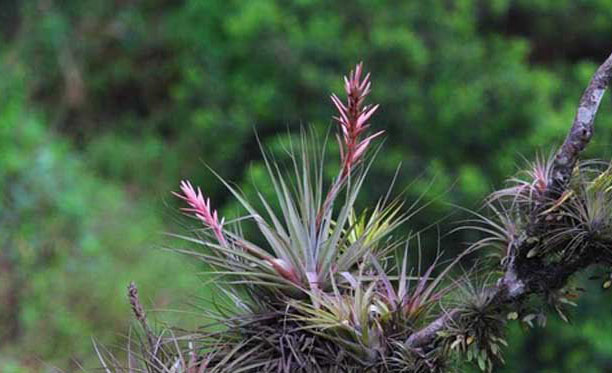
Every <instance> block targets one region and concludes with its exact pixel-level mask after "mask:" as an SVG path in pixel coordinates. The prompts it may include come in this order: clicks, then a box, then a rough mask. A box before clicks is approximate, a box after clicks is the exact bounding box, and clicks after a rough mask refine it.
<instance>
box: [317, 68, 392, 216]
mask: <svg viewBox="0 0 612 373" xmlns="http://www.w3.org/2000/svg"><path fill="white" fill-rule="evenodd" d="M362 72H363V63H359V64H357V66H356V67H355V70H351V72H350V74H349V76H348V77H346V76H345V77H344V90H345V91H346V104H345V103H343V102H342V100H340V98H338V96H337V95H336V94H332V95H331V100H332V102H333V103H334V105H335V106H336V109H338V115H337V116H335V117H334V119H335V120H336V121H337V122H338V125H339V126H340V132H341V134H340V135H339V136H338V142H339V143H340V162H341V167H342V168H341V170H340V175H339V176H338V178H337V179H336V181H335V182H334V184H333V185H332V186H331V188H330V190H329V193H328V194H327V197H326V198H325V201H324V202H323V206H321V210H320V211H319V213H318V214H317V220H316V226H317V227H319V226H320V224H321V221H322V219H323V215H324V214H325V213H326V212H327V211H328V209H329V208H330V206H331V203H332V201H333V200H334V198H335V197H336V195H337V194H338V192H339V191H340V189H341V188H342V186H343V185H344V183H345V182H346V180H347V179H348V177H349V175H350V174H351V171H352V170H353V169H354V168H355V166H356V165H357V164H358V163H359V162H360V161H361V160H362V158H363V155H364V154H365V152H366V150H367V149H368V146H369V145H370V143H371V142H372V140H373V139H375V138H376V137H378V136H380V135H382V134H383V133H384V131H378V132H376V133H374V134H373V135H370V136H367V137H366V138H365V139H362V135H363V134H364V132H365V131H366V130H367V129H368V128H369V127H370V124H369V123H368V121H369V120H370V118H371V117H372V115H374V113H375V112H376V110H378V105H374V106H371V105H364V102H365V99H366V96H367V95H368V94H369V93H370V89H371V87H372V83H371V82H370V73H367V74H366V75H365V77H363V79H362V78H361V74H362Z"/></svg>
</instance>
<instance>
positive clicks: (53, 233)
mask: <svg viewBox="0 0 612 373" xmlns="http://www.w3.org/2000/svg"><path fill="white" fill-rule="evenodd" d="M611 35H612V0H490V1H485V0H453V1H442V0H436V1H433V0H432V1H421V0H412V1H402V2H399V1H383V0H369V1H350V2H348V1H325V0H295V1H288V0H248V1H246V0H141V1H139V0H100V1H97V0H89V1H84V0H32V1H30V0H0V372H8V373H13V372H15V373H16V372H38V371H41V372H52V371H55V369H56V368H54V367H58V368H59V369H62V370H63V371H74V370H76V369H77V367H78V366H79V365H83V366H85V367H86V368H95V367H96V363H95V354H94V351H93V348H92V344H91V337H92V336H94V337H95V338H96V339H97V340H99V341H101V342H103V343H106V344H110V345H114V344H117V345H120V344H121V343H122V342H123V341H124V338H125V337H124V334H125V333H126V332H127V330H128V325H129V322H130V313H129V307H128V305H127V302H126V300H125V296H124V293H125V287H126V286H127V284H128V283H129V281H130V280H135V281H136V282H137V283H138V284H139V286H140V292H141V296H142V297H143V299H145V303H146V304H147V305H148V306H149V307H151V308H154V309H160V310H162V309H169V308H171V309H181V310H192V308H190V306H189V305H188V303H192V302H195V300H196V299H197V298H198V297H200V296H203V295H205V293H206V291H205V289H203V286H202V283H201V280H200V279H199V278H198V276H197V273H198V271H201V269H202V268H198V266H197V265H195V264H193V263H191V262H188V261H187V260H185V259H183V258H181V257H179V256H177V255H175V254H172V253H169V252H166V251H164V250H161V248H162V247H163V246H164V245H165V243H166V241H167V238H165V237H164V235H163V232H168V231H170V232H174V231H177V230H180V229H182V226H184V221H183V222H181V221H182V220H181V219H180V217H179V216H178V214H177V213H176V212H175V207H176V205H177V203H176V202H177V201H175V200H174V199H173V198H172V197H171V195H170V193H169V192H170V191H171V190H176V189H177V184H178V181H179V180H180V179H181V178H187V177H188V178H190V179H191V180H192V181H193V182H194V183H197V184H199V185H201V186H202V187H203V189H204V190H205V192H206V193H207V194H208V195H210V197H211V199H212V200H213V201H214V202H213V203H214V204H215V206H217V207H219V208H220V210H221V211H222V212H223V213H224V214H226V215H229V214H232V213H233V211H235V209H236V204H235V203H234V202H233V201H232V200H231V199H229V198H228V195H227V193H226V192H225V191H224V190H223V188H222V186H221V185H220V183H218V182H216V181H215V179H214V177H213V176H212V175H211V173H210V172H208V171H207V170H206V168H205V164H207V165H210V166H211V167H212V168H213V169H215V170H217V171H218V172H219V173H220V174H221V175H223V176H224V177H225V178H227V179H229V180H232V181H234V182H236V183H237V184H239V185H240V186H241V187H242V188H244V190H245V191H246V193H247V194H248V193H251V192H252V191H253V190H254V189H253V186H252V184H253V182H254V183H255V184H257V185H258V186H259V187H260V188H261V186H262V185H265V175H264V172H263V166H262V163H261V158H260V153H259V149H258V144H257V141H256V138H255V136H254V133H255V131H256V132H257V133H258V135H259V137H260V138H261V141H262V142H263V144H264V145H265V146H266V147H268V148H272V149H274V148H278V147H279V146H280V143H281V142H282V140H283V139H285V138H286V137H287V136H295V134H296V133H297V132H298V130H299V128H300V126H301V125H309V126H314V127H316V128H317V129H319V130H320V131H321V132H325V131H326V130H327V129H328V128H329V127H330V126H332V125H333V124H332V122H331V119H330V118H331V116H332V115H333V114H334V109H333V107H332V105H331V104H330V101H329V99H328V96H329V94H330V92H332V91H334V92H340V91H341V89H342V81H341V79H340V78H341V76H342V74H344V73H346V72H347V71H348V70H349V69H350V67H351V66H353V65H354V64H355V63H356V62H358V61H364V63H365V65H366V68H367V69H368V70H369V71H372V73H373V84H374V89H373V93H372V95H371V96H372V100H373V101H374V102H377V103H380V104H382V108H381V109H380V110H379V112H378V113H377V114H376V116H375V120H374V122H373V125H374V126H375V127H376V128H377V129H379V128H380V129H384V130H385V131H387V136H386V140H385V145H384V149H383V152H382V153H381V155H380V156H379V157H378V159H377V161H376V163H375V167H374V169H373V171H372V173H371V175H370V180H371V183H370V184H369V185H368V187H367V188H366V193H365V195H363V196H362V198H363V202H364V203H368V202H372V201H374V200H375V198H376V197H377V196H378V195H379V194H380V193H381V192H384V191H385V190H386V187H387V185H388V181H389V180H390V179H391V177H392V175H393V173H394V171H395V168H396V166H397V165H398V163H399V162H402V172H401V174H400V178H399V185H400V186H402V187H403V186H405V185H408V184H409V183H411V182H412V186H411V187H410V189H409V193H408V198H409V199H414V198H417V196H419V195H420V194H421V193H424V194H425V195H426V199H428V200H430V201H434V202H433V203H432V204H431V205H430V206H429V207H428V208H427V209H425V210H424V211H423V212H421V213H420V214H419V215H418V216H417V217H416V218H415V219H414V220H413V221H412V224H413V227H414V228H415V229H418V228H419V227H424V226H427V225H429V224H431V223H432V222H436V221H438V220H439V219H440V218H442V217H445V216H447V215H448V214H449V213H450V212H452V211H454V210H455V209H454V208H453V207H452V206H451V204H459V205H461V206H465V207H468V208H478V206H479V205H480V203H481V201H482V198H483V197H485V196H486V194H487V193H488V192H490V191H491V190H492V189H493V188H494V187H499V186H501V185H502V182H503V179H504V178H506V177H508V176H511V175H512V174H513V173H514V172H515V171H516V169H517V167H518V166H521V165H522V164H523V162H524V159H525V158H526V159H532V158H533V157H534V155H535V154H536V153H537V152H538V151H540V152H542V153H543V154H545V155H546V154H548V153H549V152H550V151H551V150H553V149H554V146H555V144H559V143H560V141H561V140H562V139H563V137H564V135H565V131H566V130H567V128H568V127H569V125H570V123H571V121H572V118H573V115H574V110H575V107H576V104H577V102H578V99H579V97H580V95H581V93H582V90H583V89H584V87H585V86H586V83H587V82H588V80H589V78H590V76H591V74H592V73H593V71H594V69H595V68H596V67H597V65H598V64H599V63H600V62H602V61H603V60H604V59H605V57H606V56H607V54H609V52H610V51H612V39H610V36H611ZM609 97H610V94H609V93H608V96H606V97H605V98H604V102H603V104H602V109H601V110H600V115H599V117H598V119H597V123H596V127H597V132H596V135H595V137H594V141H593V143H592V145H591V146H590V147H589V149H588V152H589V153H590V155H591V156H594V157H601V158H606V159H609V158H610V157H611V156H612V152H611V151H610V149H612V110H611V109H612V100H611V99H610V98H609ZM331 148H332V149H333V146H331ZM332 154H333V153H332ZM332 158H333V156H332ZM332 167H333V166H332ZM336 167H337V166H336ZM329 172H330V175H331V174H332V172H333V170H330V171H329ZM431 180H434V183H433V184H432V183H431ZM264 192H265V191H264ZM434 199H435V200H434ZM458 217H459V218H460V214H459V216H458ZM455 218H456V217H452V218H451V220H450V221H452V219H455ZM445 222H446V221H445ZM445 222H443V224H442V228H441V230H442V232H447V231H449V230H450V229H449V227H450V228H452V227H453V226H452V225H450V226H449V225H445ZM464 239H465V240H467V239H469V237H461V238H459V239H457V238H455V239H453V240H448V242H445V243H444V244H445V245H446V249H448V250H449V251H453V250H459V249H460V248H461V247H462V245H463V241H464ZM589 289H590V290H591V291H590V293H589V294H588V295H586V296H584V297H583V298H584V299H581V300H580V306H579V307H578V308H577V309H576V311H575V312H574V322H573V324H574V325H572V326H570V327H568V326H567V325H565V324H563V323H562V322H560V321H559V320H556V319H555V317H554V316H551V321H550V323H549V326H548V327H547V328H546V329H539V330H533V331H530V332H528V333H525V332H523V331H521V330H519V329H518V328H517V327H513V328H512V329H511V332H510V334H511V339H510V347H509V348H508V350H507V355H506V358H507V361H508V364H507V366H506V367H505V368H503V369H500V371H507V372H575V371H577V370H580V371H581V372H585V373H586V372H612V300H611V299H610V298H611V296H610V295H609V294H606V293H601V292H600V291H599V290H598V287H597V285H595V286H589ZM155 316H156V317H157V318H158V319H159V320H163V321H167V322H171V323H173V324H177V325H183V326H186V327H189V326H194V325H197V323H198V317H197V315H195V316H194V315H192V314H188V313H187V314H185V313H177V312H163V313H160V314H156V315H155Z"/></svg>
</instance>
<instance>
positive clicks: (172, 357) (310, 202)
mask: <svg viewBox="0 0 612 373" xmlns="http://www.w3.org/2000/svg"><path fill="white" fill-rule="evenodd" d="M602 79H603V80H602ZM611 79H612V57H610V58H609V59H608V60H607V61H606V63H604V65H602V67H600V69H599V70H598V72H597V73H596V75H595V77H594V78H593V81H592V83H591V84H590V86H589V88H588V89H587V92H586V93H585V97H587V99H583V101H581V105H582V106H581V107H580V110H582V111H580V110H579V114H580V115H578V116H577V119H576V121H577V122H575V124H574V126H573V127H572V130H571V131H570V135H568V139H567V140H566V143H565V144H564V145H563V146H562V148H561V150H560V151H559V152H558V153H557V155H556V156H555V157H549V158H538V159H537V160H536V162H535V163H534V164H533V165H532V166H531V167H529V170H528V171H526V172H524V173H523V174H521V175H520V176H519V177H517V178H514V179H512V180H511V181H510V182H511V185H510V186H509V187H508V188H506V189H503V190H500V191H498V192H495V193H493V194H492V195H491V196H490V197H489V198H488V199H487V200H486V205H487V207H488V212H487V213H485V214H479V213H474V214H475V215H476V217H477V219H475V220H473V221H472V223H470V224H468V226H466V227H465V228H462V229H473V230H476V231H479V232H480V233H482V234H483V235H484V237H483V238H482V239H481V240H480V241H477V242H475V243H474V244H472V245H471V246H469V247H468V248H466V250H465V251H464V252H463V253H462V254H460V255H458V256H456V257H455V258H453V259H452V260H450V261H446V262H445V265H441V264H440V263H442V260H441V257H440V255H439V254H438V255H436V259H435V260H434V261H433V263H431V264H430V265H428V266H425V267H424V268H423V269H422V267H421V263H420V262H417V263H413V262H411V260H410V258H411V257H414V256H413V255H410V254H411V250H413V249H416V250H421V248H420V245H419V242H420V241H419V239H418V235H416V236H410V237H408V238H401V237H396V232H397V231H396V229H397V228H398V227H399V226H401V225H402V224H404V223H406V222H407V221H408V220H409V219H410V217H411V216H412V215H413V214H414V213H415V212H416V211H417V210H418V209H417V208H415V204H412V205H411V206H408V207H407V208H405V206H404V205H405V204H404V203H403V202H402V200H401V199H400V198H399V197H398V198H395V199H392V198H391V197H390V193H387V195H385V196H383V198H381V199H380V200H379V201H378V203H376V204H375V206H374V207H373V208H371V209H369V210H364V211H361V212H358V211H356V210H357V208H356V200H357V197H358V195H359V191H360V189H361V187H362V186H363V184H364V183H365V181H366V175H367V173H368V169H369V168H370V165H371V162H372V161H373V157H371V156H369V155H370V154H371V152H370V150H371V144H372V141H373V140H374V139H375V138H376V137H378V136H380V135H381V134H382V131H379V132H376V133H374V134H368V130H369V127H370V124H369V122H370V119H371V118H372V116H373V115H374V113H375V112H376V110H377V109H378V105H376V106H368V105H367V104H366V103H365V100H366V98H367V95H368V94H369V93H370V90H371V83H370V75H369V74H366V75H365V76H363V67H362V65H361V64H359V65H357V67H356V68H355V69H354V70H353V71H351V73H350V74H349V76H348V77H346V78H345V91H346V101H342V100H341V99H340V98H339V97H338V96H336V95H332V96H331V100H332V102H333V104H334V106H335V108H336V109H337V111H338V115H337V116H335V117H334V118H335V120H336V121H337V123H338V127H339V128H340V131H339V135H338V142H339V147H340V171H339V173H338V175H337V176H336V177H335V178H334V179H333V180H332V181H331V182H330V183H329V185H327V184H326V182H325V180H324V178H323V167H322V159H323V154H322V153H318V152H316V151H313V149H314V148H315V142H314V140H312V138H313V136H310V137H309V136H307V135H302V137H301V142H300V144H299V145H298V146H293V147H290V148H289V150H288V154H289V156H290V160H291V164H292V167H293V172H290V173H289V174H290V175H292V177H287V176H286V173H284V172H283V170H282V167H281V166H280V165H279V163H277V162H275V161H274V160H272V159H271V157H270V156H268V155H266V154H265V152H264V161H265V165H266V167H267V171H268V174H269V180H270V185H271V187H272V189H273V191H274V195H275V197H276V198H275V200H268V199H266V198H265V197H264V196H263V195H262V194H258V199H259V200H258V201H256V202H254V201H249V200H248V199H247V198H246V197H245V196H244V195H243V194H242V193H241V192H240V191H239V190H237V189H236V188H234V187H232V186H231V185H230V184H229V183H227V182H225V181H224V180H223V179H222V178H219V179H220V180H221V182H222V183H224V185H225V186H226V187H227V189H228V190H229V192H230V193H231V194H232V195H233V196H234V197H235V198H236V199H237V200H238V201H239V202H240V204H241V205H242V207H243V208H244V210H245V211H246V216H244V217H242V218H239V219H236V220H233V221H228V222H226V221H225V220H224V219H223V218H220V217H219V215H218V213H217V211H215V210H214V209H213V206H212V203H211V201H210V200H209V199H208V198H206V197H205V195H204V193H203V192H202V191H201V190H200V188H199V187H194V186H193V185H192V184H191V183H190V182H189V181H183V182H181V183H180V192H176V193H174V194H175V195H176V196H177V197H178V198H180V199H181V200H183V201H184V203H185V207H184V208H183V211H184V212H185V213H186V214H188V215H190V216H192V217H194V218H196V219H197V220H198V221H199V223H200V224H201V225H202V228H200V229H197V230H194V232H193V235H191V236H177V237H179V238H181V239H183V240H185V241H187V242H189V243H190V245H192V246H193V247H195V249H185V250H178V251H180V252H182V253H185V254H187V255H190V256H192V257H193V258H195V259H198V260H201V261H203V262H204V263H205V265H206V266H208V268H210V272H209V276H210V277H211V278H212V281H210V284H211V285H210V286H217V287H218V291H215V294H217V295H218V296H217V297H215V299H213V301H214V302H213V306H212V307H211V309H210V310H208V311H207V314H206V319H207V320H208V321H210V322H211V326H210V327H203V328H202V329H200V330H197V331H195V332H191V333H187V332H183V333H181V334H180V335H177V333H176V332H174V331H172V330H166V331H164V332H162V333H155V332H154V331H152V329H151V328H150V327H149V325H148V324H147V321H146V316H145V314H144V309H143V308H142V306H141V305H140V303H139V300H138V297H137V292H136V289H135V287H133V286H131V287H130V290H129V296H130V302H131V304H132V309H133V311H134V314H135V316H136V318H137V320H138V322H139V324H140V326H141V329H142V331H143V333H142V335H143V337H142V338H141V342H142V343H140V347H141V348H140V349H139V350H138V351H139V353H138V354H135V353H134V351H136V349H135V347H134V344H135V343H132V342H133V341H134V340H133V339H132V342H130V343H128V355H129V357H128V364H124V365H121V364H120V363H119V362H118V361H117V360H116V359H114V358H113V357H112V356H111V355H109V354H107V352H106V351H102V350H101V349H99V348H97V349H96V350H97V351H98V354H99V355H100V357H101V360H102V364H103V368H105V369H106V371H107V372H111V371H125V372H137V371H138V372H140V371H146V372H176V373H178V372H183V373H203V372H207V373H210V372H215V373H217V372H219V373H220V372H232V373H238V372H304V373H310V372H321V373H328V372H329V373H333V372H372V373H376V372H380V373H383V372H415V373H419V372H449V371H454V370H455V369H457V367H459V366H461V362H464V361H468V362H471V363H475V364H476V365H477V366H478V367H479V368H480V369H481V370H482V371H487V372H491V371H492V370H493V369H494V367H495V366H497V365H498V364H501V363H503V357H502V349H503V347H505V346H506V345H507V343H506V341H505V340H504V333H505V329H506V326H507V324H508V323H509V322H514V321H519V322H521V323H522V324H524V325H527V326H530V327H533V326H534V325H535V324H538V325H541V326H543V325H545V323H546V316H545V308H546V307H545V306H546V305H548V306H549V307H550V308H553V309H555V310H556V311H557V312H558V313H559V314H560V315H561V317H562V318H564V319H567V316H566V314H565V310H564V307H565V305H567V304H573V299H575V298H576V297H577V293H578V292H579V291H581V289H579V288H574V287H571V286H570V285H569V284H570V282H569V280H570V278H571V277H572V275H573V274H574V273H576V272H578V271H581V270H583V269H586V268H587V267H590V266H591V265H599V266H600V267H602V266H603V267H604V268H612V168H611V167H607V166H605V165H603V166H602V165H601V164H597V163H593V162H577V161H576V160H577V156H578V154H579V150H581V149H582V148H584V146H585V145H586V143H587V142H588V140H589V139H590V133H591V130H590V129H589V128H591V127H589V126H592V120H593V119H594V115H595V114H594V113H595V112H596V110H597V105H593V103H596V104H598V102H599V101H597V102H595V101H594V100H593V97H598V100H599V99H601V94H599V93H597V94H598V95H599V96H593V95H594V93H593V89H599V88H597V87H600V86H604V87H605V86H606V85H607V84H608V82H609V80H611ZM593 82H595V83H593ZM602 82H603V83H602ZM604 83H605V84H604ZM593 87H595V88H593ZM597 92H599V91H597ZM585 110H591V111H592V112H593V114H592V115H590V116H585V115H584V112H585ZM584 118H587V119H590V120H591V122H584ZM579 120H581V121H582V122H580V121H579ZM576 123H577V124H576ZM587 129H589V130H588V131H587ZM587 135H588V136H587ZM568 144H569V145H568ZM256 206H258V207H256ZM240 222H250V224H253V225H254V226H256V228H257V233H256V236H255V237H251V238H249V237H247V235H245V234H244V233H243V230H242V228H241V226H240ZM415 237H416V238H415ZM415 241H416V243H415ZM475 251H484V252H485V254H490V253H496V254H497V255H499V258H500V260H499V261H496V262H491V261H485V260H481V261H477V262H476V264H475V265H474V268H473V269H470V270H469V271H467V272H464V273H463V274H462V275H456V274H455V273H453V272H456V271H453V269H454V268H455V267H457V266H456V264H457V263H459V262H460V261H461V259H462V258H463V257H464V256H465V255H466V254H468V253H472V252H475ZM418 256H419V257H420V255H418ZM603 281H604V282H603V287H604V288H610V287H611V286H612V277H611V276H610V274H609V272H607V273H606V274H605V276H604V280H603ZM212 284H214V285H212Z"/></svg>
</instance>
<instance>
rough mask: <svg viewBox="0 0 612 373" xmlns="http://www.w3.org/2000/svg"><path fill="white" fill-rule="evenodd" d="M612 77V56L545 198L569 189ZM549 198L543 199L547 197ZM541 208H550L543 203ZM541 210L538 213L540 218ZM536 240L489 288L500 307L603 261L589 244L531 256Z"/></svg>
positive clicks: (420, 340) (436, 328)
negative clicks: (560, 254) (562, 257)
mask: <svg viewBox="0 0 612 373" xmlns="http://www.w3.org/2000/svg"><path fill="white" fill-rule="evenodd" d="M611 80H612V55H610V56H609V57H608V59H607V60H606V61H605V62H604V63H603V64H602V65H601V66H600V67H599V68H598V69H597V71H596V72H595V74H594V75H593V77H592V79H591V81H590V82H589V85H588V86H587V88H586V90H585V92H584V93H583V95H582V98H581V99H580V103H579V105H578V110H577V112H576V116H575V118H574V122H573V124H572V127H571V129H570V131H569V133H568V135H567V137H566V139H565V141H564V143H563V144H562V145H561V147H560V148H559V151H558V152H557V155H556V157H555V160H554V164H553V166H552V172H551V180H550V182H549V183H548V187H547V190H546V193H544V196H545V198H546V199H548V200H551V198H552V199H553V200H554V199H556V198H558V196H560V195H561V194H562V193H563V191H564V190H565V189H566V187H567V185H568V183H569V181H570V178H571V175H572V171H573V169H574V167H575V165H576V162H577V160H578V156H579V155H580V153H581V152H582V151H583V150H584V148H585V147H586V146H587V144H588V143H589V141H590V140H591V137H592V135H593V123H594V120H595V115H596V114H597V110H598V108H599V104H600V102H601V99H602V97H603V94H604V91H605V89H606V88H607V86H608V85H609V84H610V81H611ZM542 202H543V201H542ZM539 206H540V209H541V208H544V207H545V206H546V204H545V203H541V204H539ZM541 211H542V210H540V211H536V214H534V215H533V216H537V215H538V214H539V212H541ZM546 224H547V223H546V221H542V219H535V218H534V219H533V221H532V222H531V223H530V225H531V227H528V229H527V231H528V232H542V230H543V229H544V230H546V227H547V225H546ZM533 247H534V242H533V241H532V240H529V239H522V240H520V241H519V242H516V243H514V244H513V247H512V248H511V250H510V255H509V258H508V261H507V264H506V266H505V268H504V274H503V276H502V277H501V278H500V279H499V280H498V282H497V283H496V285H495V286H493V287H491V288H490V289H488V291H489V292H490V294H491V296H490V299H491V301H492V302H495V303H496V304H500V305H506V304H512V303H515V302H520V301H521V300H522V299H525V298H526V297H528V296H529V295H533V294H541V293H544V292H547V291H552V290H558V289H561V288H562V287H563V286H564V285H565V284H566V283H567V280H568V279H569V278H570V277H571V276H572V275H573V274H574V273H576V272H578V271H580V270H583V269H585V268H587V267H588V266H590V265H591V264H595V263H598V262H599V261H600V259H601V254H599V252H600V250H599V251H598V250H597V248H592V249H590V248H587V249H585V250H584V251H582V252H581V253H579V254H578V255H577V256H576V258H574V259H572V260H570V261H563V262H552V263H547V262H545V260H543V259H539V258H527V253H528V252H529V251H530V250H531V249H532V248H533ZM460 316H461V314H460V312H459V310H458V309H452V310H449V311H447V312H445V313H444V314H443V315H442V316H440V317H438V318H437V319H436V320H434V321H432V322H431V323H430V324H429V325H427V326H426V327H424V328H422V329H421V330H419V331H417V332H414V333H413V334H411V335H410V336H409V337H408V339H407V340H406V346H407V347H409V348H422V347H424V346H427V345H429V344H431V343H432V342H434V340H435V339H436V337H437V335H438V333H439V332H440V331H442V330H444V329H445V328H447V327H448V326H449V323H451V322H452V321H454V320H456V319H457V318H458V317H460Z"/></svg>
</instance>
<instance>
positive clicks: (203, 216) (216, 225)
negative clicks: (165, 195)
mask: <svg viewBox="0 0 612 373" xmlns="http://www.w3.org/2000/svg"><path fill="white" fill-rule="evenodd" d="M180 188H181V192H182V193H183V194H179V193H176V192H172V194H174V195H175V196H177V197H178V198H180V199H182V200H184V201H185V202H187V204H188V205H189V206H190V208H183V209H182V210H183V211H187V212H192V213H194V215H195V217H196V218H198V219H200V220H201V221H202V223H203V224H204V226H206V227H208V228H210V229H211V230H212V231H213V233H214V234H215V237H216V238H217V241H218V242H219V244H220V245H221V246H227V240H226V238H225V236H224V235H223V219H222V222H221V223H220V222H219V218H218V215H217V211H216V210H212V209H211V208H210V198H207V199H206V200H204V196H203V194H202V191H201V190H200V188H198V190H197V192H196V190H195V189H194V188H193V186H192V185H191V183H190V182H189V181H188V180H183V181H181V184H180Z"/></svg>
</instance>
